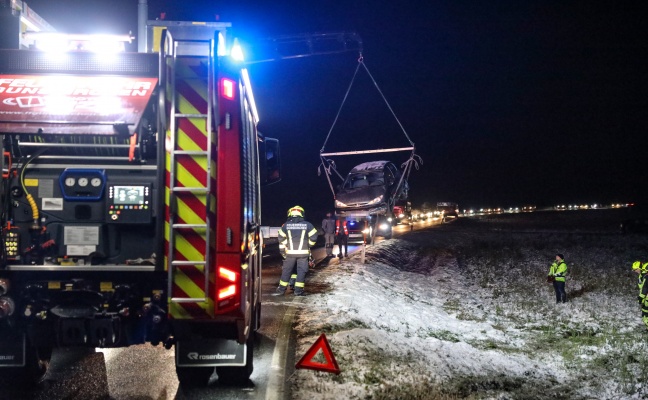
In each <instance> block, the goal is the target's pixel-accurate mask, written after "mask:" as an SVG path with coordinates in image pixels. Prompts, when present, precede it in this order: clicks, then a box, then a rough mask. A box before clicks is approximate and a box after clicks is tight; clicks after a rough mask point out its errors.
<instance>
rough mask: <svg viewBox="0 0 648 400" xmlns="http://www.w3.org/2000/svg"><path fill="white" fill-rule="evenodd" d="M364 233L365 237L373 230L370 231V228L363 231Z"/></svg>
mask: <svg viewBox="0 0 648 400" xmlns="http://www.w3.org/2000/svg"><path fill="white" fill-rule="evenodd" d="M362 233H364V234H365V235H369V234H370V233H371V229H369V228H367V229H363V230H362Z"/></svg>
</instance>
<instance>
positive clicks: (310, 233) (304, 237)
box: [279, 217, 317, 257]
mask: <svg viewBox="0 0 648 400" xmlns="http://www.w3.org/2000/svg"><path fill="white" fill-rule="evenodd" d="M316 241H317V228H315V227H314V226H313V224H311V223H310V222H308V221H304V219H303V218H302V217H290V218H288V220H287V221H286V223H285V224H283V225H282V226H281V229H279V251H281V252H282V253H283V254H285V255H287V256H293V257H302V256H304V257H307V256H308V255H309V254H310V248H311V247H313V246H314V245H315V242H316Z"/></svg>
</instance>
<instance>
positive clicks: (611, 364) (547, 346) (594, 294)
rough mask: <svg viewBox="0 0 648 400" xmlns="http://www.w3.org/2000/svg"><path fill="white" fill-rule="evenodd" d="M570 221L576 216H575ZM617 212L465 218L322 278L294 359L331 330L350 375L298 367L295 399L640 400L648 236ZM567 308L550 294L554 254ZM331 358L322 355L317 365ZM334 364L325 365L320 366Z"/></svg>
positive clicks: (323, 272)
mask: <svg viewBox="0 0 648 400" xmlns="http://www.w3.org/2000/svg"><path fill="white" fill-rule="evenodd" d="M569 213H571V214H569ZM618 219H619V215H618V214H615V211H613V210H607V211H606V210H593V211H587V212H580V211H576V212H569V211H566V212H535V213H530V214H517V215H501V216H489V217H483V218H461V219H459V220H458V221H456V222H454V223H451V224H447V225H443V226H439V227H433V228H431V229H429V230H426V231H418V232H417V231H415V232H412V233H409V234H407V235H406V236H402V237H401V238H399V239H393V240H389V241H385V242H382V243H380V244H378V245H376V246H373V247H368V248H367V259H366V263H365V264H361V263H360V255H359V254H355V255H354V256H353V257H352V258H350V259H348V260H345V261H343V262H342V263H340V264H337V263H331V265H329V266H326V267H323V268H320V269H319V270H318V269H316V270H315V271H313V273H312V275H311V282H310V283H307V285H311V287H312V288H314V287H316V286H317V285H322V286H328V287H329V288H328V290H326V291H325V293H320V294H311V295H309V296H308V297H306V298H305V299H304V302H303V304H302V305H303V309H302V311H301V312H300V313H299V318H298V321H297V324H296V326H295V329H296V330H297V334H298V350H297V355H296V357H297V359H299V358H300V357H301V355H303V354H304V353H306V351H307V350H308V349H309V348H310V346H311V345H312V344H313V343H314V342H315V341H316V339H317V338H318V337H319V335H320V334H322V333H325V334H326V337H327V339H328V341H329V343H330V345H331V347H332V350H333V353H334V355H335V358H336V360H337V363H338V364H339V366H340V369H341V370H342V372H341V373H340V374H339V375H335V374H330V373H326V372H318V371H313V370H307V369H300V370H297V371H296V372H295V374H293V376H292V377H291V378H290V381H291V384H292V393H293V398H295V399H342V398H349V399H353V398H355V399H396V398H397V399H456V398H461V399H463V398H470V399H486V398H493V399H545V398H546V399H549V398H552V399H555V398H565V399H639V398H647V397H648V384H646V383H644V382H646V381H647V379H648V351H647V350H648V346H646V339H648V333H647V332H646V330H645V328H644V326H643V323H642V322H641V319H640V310H639V306H638V303H637V301H636V297H637V288H636V275H634V274H633V273H632V272H631V270H630V266H631V264H632V261H634V260H636V259H639V258H642V257H643V258H648V252H647V251H646V250H648V247H647V246H646V244H648V236H646V235H643V236H639V235H637V236H635V235H620V234H618V233H617V231H616V227H617V221H618ZM557 252H560V253H563V254H564V255H565V258H566V261H567V263H568V265H569V267H570V272H569V276H568V282H567V293H568V296H569V297H570V302H569V303H567V304H564V305H556V304H555V297H554V294H553V287H552V286H550V285H549V284H548V283H546V275H547V272H548V270H549V264H550V262H551V261H552V260H553V258H554V255H555V253H557ZM318 357H320V356H318ZM315 360H316V361H323V358H319V359H318V358H316V359H315Z"/></svg>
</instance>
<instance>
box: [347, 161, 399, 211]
mask: <svg viewBox="0 0 648 400" xmlns="http://www.w3.org/2000/svg"><path fill="white" fill-rule="evenodd" d="M401 176H402V174H401V171H400V170H399V169H398V168H397V167H396V165H394V163H392V162H390V161H373V162H367V163H363V164H360V165H356V166H355V167H354V168H353V169H352V170H351V172H349V174H348V175H347V177H346V179H345V180H344V183H343V184H342V185H341V186H340V187H339V188H338V191H337V193H336V195H335V212H336V214H337V215H340V216H345V217H355V218H365V217H369V216H383V215H384V216H387V217H391V216H392V215H391V214H392V210H393V209H394V205H395V204H396V202H397V201H401V200H406V199H407V196H408V191H409V185H408V183H407V181H406V180H404V179H403V182H402V183H401V184H400V185H399V183H400V180H401Z"/></svg>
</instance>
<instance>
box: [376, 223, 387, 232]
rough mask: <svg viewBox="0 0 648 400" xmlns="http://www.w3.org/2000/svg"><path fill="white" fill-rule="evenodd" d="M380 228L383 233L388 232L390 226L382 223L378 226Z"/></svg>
mask: <svg viewBox="0 0 648 400" xmlns="http://www.w3.org/2000/svg"><path fill="white" fill-rule="evenodd" d="M378 228H380V230H381V231H386V230H387V229H389V225H388V224H385V223H382V224H380V225H379V226H378Z"/></svg>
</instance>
